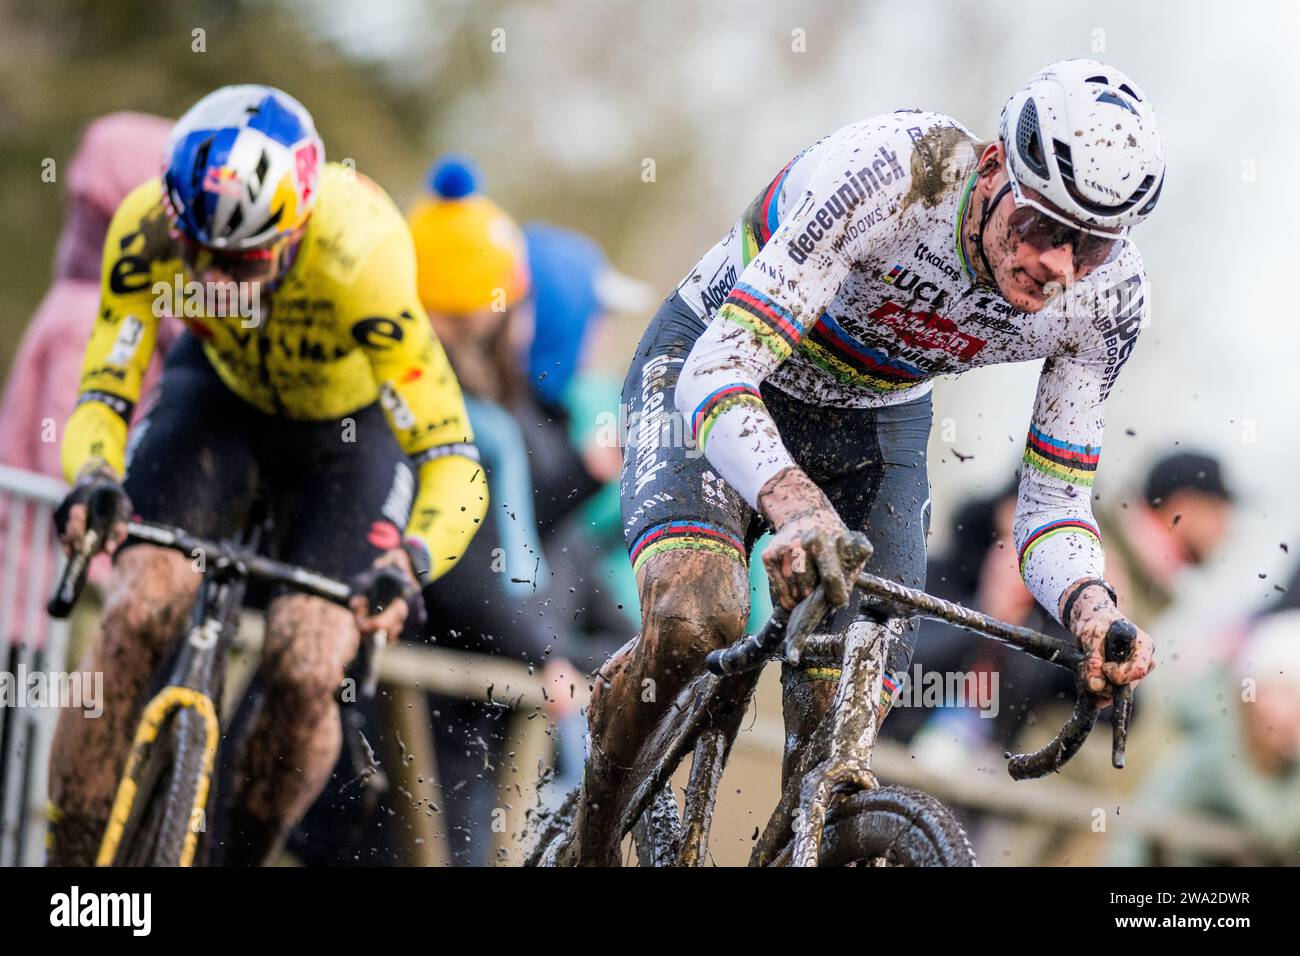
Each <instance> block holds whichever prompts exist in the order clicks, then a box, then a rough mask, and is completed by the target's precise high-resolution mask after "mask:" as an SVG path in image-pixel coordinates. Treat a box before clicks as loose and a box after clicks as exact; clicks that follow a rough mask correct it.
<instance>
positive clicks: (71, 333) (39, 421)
mask: <svg viewBox="0 0 1300 956" xmlns="http://www.w3.org/2000/svg"><path fill="white" fill-rule="evenodd" d="M170 130H171V121H170V120H167V119H164V118H162V117H160V116H150V115H147V114H144V113H112V114H109V115H108V116H103V117H101V118H99V119H97V120H95V121H93V122H92V123H91V124H90V125H89V126H88V127H87V129H86V132H85V134H84V135H83V136H82V138H81V143H80V145H79V146H78V148H77V152H76V154H75V155H74V156H73V158H72V161H71V163H69V164H68V166H67V171H66V182H67V187H68V211H67V219H66V221H65V223H64V226H63V231H62V232H61V233H60V235H59V244H58V248H57V250H56V252H55V257H54V282H53V284H52V285H51V286H50V289H49V291H48V292H47V293H46V294H45V298H43V299H42V300H41V304H40V305H39V306H38V307H37V309H36V314H35V316H34V317H33V318H32V321H31V324H30V325H28V327H27V330H26V331H25V332H24V333H23V337H22V341H21V342H20V343H19V345H18V350H17V352H16V353H15V354H14V360H13V365H12V366H11V367H10V369H9V376H8V379H7V380H6V382H5V387H4V395H3V398H2V399H0V464H4V465H8V466H10V467H13V468H21V469H24V470H27V471H34V472H38V473H40V474H44V475H50V476H52V477H54V478H61V477H62V470H61V468H60V465H59V439H60V438H62V435H61V434H59V432H61V430H62V428H63V424H64V422H66V421H67V420H68V417H69V416H70V415H71V414H72V409H73V406H74V404H75V403H76V401H77V392H78V386H79V383H80V379H81V362H82V355H83V354H84V352H85V347H86V341H87V340H88V339H89V338H90V330H91V327H92V326H93V325H94V322H95V314H96V312H97V310H98V308H99V288H100V267H101V258H102V254H103V246H104V236H105V234H106V233H107V231H108V223H109V220H110V219H111V218H112V216H113V213H114V211H115V210H116V209H117V207H118V204H119V203H121V201H122V200H123V199H125V198H126V195H127V193H129V192H130V191H131V190H132V189H134V188H135V187H136V186H138V185H140V183H142V182H144V181H145V180H146V179H148V178H149V177H151V176H156V175H157V174H158V171H159V169H160V168H161V166H162V161H163V147H164V145H165V144H166V141H167V135H168V133H169V132H170ZM178 332H179V325H178V323H177V322H176V320H175V319H170V320H167V321H166V322H164V323H163V325H162V327H161V328H160V330H159V348H158V350H157V352H156V353H155V356H156V357H155V359H154V365H153V367H152V368H151V369H150V372H149V377H148V378H147V379H146V382H145V389H146V394H147V389H148V388H149V387H150V386H151V384H152V382H153V381H154V380H156V379H157V377H158V374H159V371H160V369H161V358H160V357H161V356H162V355H163V354H164V353H165V352H166V348H167V346H168V345H169V344H170V342H171V340H172V339H173V338H174V337H175V336H176V335H177V334H178ZM147 404H148V403H147V402H141V403H140V408H145V407H146V406H147ZM137 414H139V411H137ZM14 519H16V520H22V521H24V524H25V527H24V529H23V533H22V539H21V540H22V541H23V545H22V548H21V550H20V552H19V554H17V555H10V556H6V558H5V560H6V561H8V560H15V559H16V560H17V561H18V562H19V564H18V568H19V574H18V582H19V586H18V588H17V589H16V590H17V592H18V593H17V594H15V599H16V604H15V606H14V607H13V609H12V613H11V614H10V615H9V619H8V621H3V622H0V626H3V627H4V628H5V631H4V632H0V646H3V645H4V644H5V643H8V642H13V643H19V642H21V641H22V639H23V631H24V627H25V625H24V621H25V618H26V607H25V602H24V596H25V593H26V591H27V587H26V584H27V581H28V575H30V574H32V573H38V569H34V568H29V567H28V560H29V555H30V553H31V542H32V540H33V539H34V535H37V534H45V533H47V529H46V528H43V527H42V528H33V527H31V526H30V524H29V523H30V521H31V520H32V519H31V512H30V509H11V508H10V503H9V502H8V501H7V500H6V499H5V496H4V494H3V492H0V541H4V540H6V537H5V534H6V531H7V526H8V523H9V521H10V520H14ZM54 553H55V549H54V548H51V549H50V550H49V558H48V563H49V564H50V565H52V564H53V561H54ZM106 570H107V568H106V567H105V566H100V567H99V568H98V569H97V571H98V574H96V575H93V577H101V578H102V576H103V574H104V572H105V571H106ZM44 573H45V576H46V577H47V578H48V577H49V576H50V574H51V569H50V567H47V568H45V569H44ZM47 590H48V587H47V588H45V589H43V590H42V593H44V591H47ZM41 620H42V622H43V620H44V618H43V616H42V617H41ZM37 636H38V639H39V635H37Z"/></svg>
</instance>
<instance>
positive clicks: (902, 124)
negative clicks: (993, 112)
mask: <svg viewBox="0 0 1300 956" xmlns="http://www.w3.org/2000/svg"><path fill="white" fill-rule="evenodd" d="M977 141H978V137H976V135H975V134H974V133H972V132H971V131H970V130H969V129H967V128H966V127H965V126H963V125H962V124H961V123H959V122H958V121H957V120H955V119H953V118H952V117H951V116H947V115H945V114H943V113H934V112H929V111H926V110H915V109H907V110H894V111H893V112H892V113H881V114H879V115H877V116H870V117H868V118H866V119H863V120H858V121H857V122H856V123H849V124H848V125H847V126H841V127H840V128H839V129H837V130H836V131H835V132H833V133H831V134H830V135H829V136H828V137H826V140H825V141H824V142H828V143H830V144H834V145H836V146H839V147H841V148H847V149H850V150H861V149H862V148H863V147H864V146H870V145H872V144H873V143H874V144H879V145H886V146H888V147H889V148H891V149H897V150H898V151H899V152H900V153H903V154H905V156H906V157H907V158H908V159H909V160H910V158H911V156H912V155H913V154H914V153H918V152H919V153H923V154H929V155H926V156H923V159H924V160H927V161H934V160H938V159H941V158H942V157H943V156H944V155H945V154H946V153H948V152H951V151H952V150H953V149H954V148H955V147H957V146H961V145H970V144H974V143H975V142H977Z"/></svg>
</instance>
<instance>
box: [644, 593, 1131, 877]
mask: <svg viewBox="0 0 1300 956" xmlns="http://www.w3.org/2000/svg"><path fill="white" fill-rule="evenodd" d="M856 586H857V588H858V589H859V590H861V591H862V592H863V593H864V594H865V595H866V596H868V597H869V598H870V599H871V604H870V605H869V606H868V607H867V609H866V619H859V620H857V621H855V622H853V623H852V624H850V625H849V626H848V628H847V629H846V631H845V633H844V634H843V636H842V637H841V635H838V634H836V635H815V634H814V631H815V630H816V628H817V627H818V625H819V624H820V623H821V621H822V620H823V618H824V617H825V615H826V613H827V611H828V610H829V607H828V605H827V602H826V599H825V596H824V594H823V593H822V590H821V588H820V587H819V588H817V589H816V590H815V591H814V592H813V594H812V595H811V596H810V597H809V598H807V599H805V600H804V601H803V602H802V603H801V604H800V605H799V606H797V607H796V608H795V610H794V611H792V612H790V614H789V615H788V618H787V615H786V614H785V612H783V611H782V610H781V609H779V608H778V609H777V612H776V613H775V614H774V615H773V617H772V620H770V621H769V622H768V624H767V625H766V626H765V627H764V628H763V630H762V631H761V632H759V633H758V634H757V635H751V636H748V637H745V638H743V639H742V640H740V641H738V642H737V643H736V644H734V645H733V646H731V647H729V648H727V649H725V650H722V651H714V652H712V653H711V654H710V655H709V657H708V661H707V664H708V670H707V671H706V672H705V673H704V674H701V675H700V676H699V677H697V678H696V679H695V680H694V681H692V682H691V683H690V684H689V685H687V687H686V688H684V689H683V690H682V692H681V694H680V695H679V696H678V698H677V700H676V701H674V703H673V705H672V706H671V707H670V708H669V709H668V710H667V711H666V713H665V715H664V717H663V718H662V719H661V720H660V722H659V724H658V726H657V727H656V728H655V731H654V733H653V734H652V735H651V737H650V739H649V740H648V741H647V744H646V746H645V747H643V748H642V751H641V753H642V754H643V755H647V754H648V755H650V756H648V757H645V756H643V758H642V760H641V761H640V762H639V763H638V765H637V766H636V767H635V768H634V769H633V773H634V775H635V776H634V779H637V780H638V781H639V784H638V786H637V787H636V788H635V789H634V790H633V791H632V794H631V796H630V798H629V800H628V802H627V807H626V810H625V812H624V814H623V816H622V819H621V823H622V825H623V829H622V831H621V832H623V833H626V832H628V831H630V830H631V829H632V827H633V826H634V825H636V824H637V823H638V822H639V821H641V822H642V824H643V825H645V824H646V823H647V822H648V825H649V826H651V827H660V828H662V826H663V821H662V819H661V818H662V817H663V816H664V815H665V814H671V815H675V812H676V804H675V802H674V801H673V800H672V797H671V793H669V792H668V791H667V790H666V789H665V788H667V787H668V785H669V781H670V780H671V777H672V774H673V773H674V771H675V770H676V768H677V766H678V764H679V763H680V762H681V760H682V759H684V758H685V756H686V754H687V753H688V752H693V755H694V760H693V763H692V768H691V773H690V778H689V780H688V783H687V786H686V796H685V806H684V812H683V817H682V821H681V827H680V834H681V837H680V843H679V846H678V849H677V854H676V856H677V859H676V861H675V862H676V864H677V865H682V866H698V865H700V864H701V863H702V862H703V860H704V858H705V856H706V851H707V845H708V832H709V823H710V820H711V818H712V813H713V805H714V802H715V799H716V795H717V787H718V784H719V783H720V781H721V778H722V772H723V770H724V769H725V765H726V760H727V756H728V755H729V753H730V749H731V745H732V743H733V741H734V739H735V734H736V731H737V729H738V728H739V724H740V720H741V718H742V716H743V714H744V712H745V710H746V709H747V707H748V705H749V700H750V698H751V697H752V695H753V692H754V689H755V687H756V686H757V683H758V676H759V674H760V672H761V671H762V669H763V667H764V666H765V665H766V663H767V662H768V661H769V660H770V659H772V658H773V657H779V658H781V659H783V660H784V662H785V663H786V664H787V665H790V666H792V667H797V666H798V665H799V664H800V662H801V659H802V658H803V657H804V655H805V653H807V652H809V651H814V652H816V651H820V652H821V653H822V654H827V653H829V654H831V655H832V656H834V655H835V654H837V653H838V659H839V662H840V667H839V670H840V676H839V680H838V683H837V686H836V690H835V695H834V699H833V702H832V703H831V705H830V707H829V708H828V710H827V711H826V712H825V714H824V715H823V716H821V718H820V720H819V721H818V723H817V725H816V728H815V730H814V731H813V732H812V734H811V735H809V737H808V739H806V740H804V741H803V747H802V751H801V754H800V757H799V760H798V763H797V765H796V766H795V767H794V768H793V772H791V773H790V774H789V779H788V780H787V781H786V785H785V786H784V787H783V792H782V797H781V800H780V802H779V803H778V805H777V807H776V808H775V809H774V811H773V813H772V816H771V817H770V818H769V820H768V823H767V826H766V827H765V829H764V831H763V833H762V835H761V836H760V838H759V840H758V842H757V843H756V844H755V847H754V851H753V854H752V856H751V859H750V863H751V865H794V866H816V865H817V861H818V859H819V855H820V851H821V845H822V837H823V833H824V829H825V824H826V817H827V813H828V812H829V810H830V808H831V806H832V805H833V803H834V801H835V799H836V798H837V796H840V795H845V794H847V793H851V792H853V791H855V790H864V789H872V788H875V787H877V786H879V783H878V781H877V780H876V777H875V774H874V773H873V772H872V769H871V756H872V752H873V750H874V748H875V743H876V738H877V735H878V732H879V727H880V721H881V719H882V718H883V716H884V713H885V711H884V710H883V708H881V707H880V706H879V705H878V704H877V702H878V701H880V699H881V689H882V683H883V679H884V668H885V660H886V653H887V650H888V643H889V640H890V639H891V638H892V637H894V636H899V635H901V632H902V628H903V627H904V626H905V624H906V620H907V618H909V617H913V616H924V617H931V618H934V619H937V620H942V621H945V622H947V623H950V624H954V625H956V626H959V627H962V628H964V629H967V630H971V631H974V632H975V633H978V634H980V635H982V636H985V637H989V638H993V639H995V640H998V641H1001V642H1002V643H1005V644H1008V645H1009V646H1012V647H1015V648H1017V649H1019V650H1022V651H1024V652H1026V653H1029V654H1032V655H1033V656H1035V657H1038V658H1040V659H1042V660H1044V661H1047V662H1050V663H1053V664H1056V665H1058V666H1061V667H1065V668H1067V669H1069V670H1071V671H1072V672H1075V673H1076V675H1077V674H1078V671H1079V669H1080V665H1081V664H1082V663H1083V661H1084V659H1085V655H1084V652H1083V651H1082V649H1081V648H1079V647H1078V646H1075V645H1072V644H1070V643H1069V642H1066V641H1064V640H1061V639H1057V638H1053V637H1049V636H1048V635H1045V634H1041V633H1039V632H1037V631H1033V630H1030V629H1028V628H1022V627H1017V626H1015V625H1010V624H1007V623H1005V622H1002V621H999V620H997V619H995V618H991V617H988V616H987V615H984V614H981V613H979V612H977V611H973V610H971V609H969V608H966V607H962V606H961V605H958V604H954V603H952V602H948V601H944V600H942V599H939V598H936V597H934V596H932V595H929V594H926V593H925V592H922V591H917V590H914V589H911V588H907V587H904V586H902V585H899V584H896V583H894V582H892V581H888V580H885V579H883V578H878V577H876V576H874V575H870V574H863V575H861V576H860V578H859V580H858V582H857V585H856ZM1119 623H1122V622H1117V624H1119ZM1132 636H1133V635H1132V630H1131V625H1127V627H1126V628H1120V629H1118V630H1117V629H1116V628H1112V634H1111V635H1108V638H1107V655H1106V656H1107V659H1108V660H1122V659H1125V658H1126V657H1127V656H1128V653H1129V652H1130V649H1131V640H1132ZM1128 700H1129V698H1128V695H1126V694H1124V695H1120V696H1119V697H1118V698H1117V706H1116V707H1115V710H1114V744H1113V753H1112V762H1113V763H1114V765H1115V766H1116V767H1122V766H1123V755H1124V747H1125V745H1126V741H1127V717H1128ZM1099 710H1100V707H1099V705H1098V703H1097V702H1096V700H1095V698H1093V697H1092V696H1091V695H1089V694H1086V693H1084V692H1083V689H1082V688H1080V692H1079V695H1078V699H1077V701H1076V705H1075V711H1074V714H1073V715H1072V717H1071V719H1070V721H1069V722H1068V723H1067V725H1066V726H1065V727H1064V728H1063V729H1062V731H1061V733H1060V734H1058V735H1057V737H1056V739H1054V740H1053V741H1052V742H1051V743H1050V744H1048V745H1047V746H1046V747H1044V748H1043V749H1042V750H1040V751H1038V752H1037V753H1034V754H1029V755H1020V756H1016V757H1013V758H1011V761H1010V763H1009V765H1008V769H1009V772H1010V773H1011V775H1012V776H1013V777H1014V778H1016V779H1027V778H1029V777H1037V776H1042V775H1044V774H1046V773H1048V772H1052V771H1054V770H1057V769H1059V768H1060V766H1061V765H1062V764H1063V763H1065V761H1067V760H1069V759H1070V757H1072V756H1073V755H1074V754H1075V753H1076V752H1077V751H1078V749H1079V747H1081V746H1082V744H1083V741H1084V740H1085V739H1086V738H1087V736H1088V733H1089V732H1090V731H1091V729H1092V727H1093V725H1094V724H1095V722H1096V719H1097V714H1098V712H1099ZM665 795H666V798H667V799H666V800H665V799H663V797H664V796H665ZM643 814H645V815H646V821H642V815H643Z"/></svg>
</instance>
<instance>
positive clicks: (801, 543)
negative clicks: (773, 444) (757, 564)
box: [759, 468, 871, 610]
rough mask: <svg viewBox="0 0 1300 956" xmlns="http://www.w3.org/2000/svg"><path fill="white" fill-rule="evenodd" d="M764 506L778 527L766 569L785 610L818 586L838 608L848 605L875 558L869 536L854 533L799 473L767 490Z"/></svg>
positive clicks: (787, 475)
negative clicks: (860, 576) (869, 562)
mask: <svg viewBox="0 0 1300 956" xmlns="http://www.w3.org/2000/svg"><path fill="white" fill-rule="evenodd" d="M759 506H760V507H761V508H762V509H763V513H764V514H766V515H767V516H768V517H769V519H770V520H771V521H772V523H773V524H774V525H775V526H776V534H775V535H774V536H773V537H772V541H771V543H769V544H768V546H767V548H765V549H764V551H763V564H764V566H766V568H767V574H768V579H769V580H770V581H771V582H772V590H773V592H774V593H775V594H776V599H777V601H778V602H779V603H780V605H781V606H782V607H784V608H785V609H786V610H790V609H792V608H793V607H794V606H795V605H796V604H798V603H799V601H801V600H803V599H804V598H805V597H807V596H808V595H809V594H810V593H812V590H813V588H815V587H816V586H817V584H818V582H820V583H821V584H822V585H823V587H824V588H825V591H826V599H827V600H828V601H829V602H830V604H831V606H832V607H842V606H844V605H845V604H847V603H848V602H849V596H850V594H851V593H852V591H853V585H854V583H855V582H856V581H857V577H858V574H859V572H861V570H862V567H863V565H865V564H866V563H867V561H868V560H869V559H870V557H871V543H870V542H869V541H867V538H866V535H864V534H862V533H861V532H857V531H850V530H849V528H848V527H847V526H846V525H845V524H844V521H843V520H842V519H841V518H840V516H839V514H838V513H836V511H835V509H834V507H832V506H831V503H830V501H829V500H828V499H827V498H826V495H825V494H823V493H822V490H821V489H820V488H818V487H817V485H815V484H814V483H813V482H812V480H811V479H810V478H809V477H808V476H807V475H805V474H804V473H803V472H801V471H799V470H798V469H796V468H787V469H786V470H785V471H783V472H781V473H780V474H778V475H776V476H775V477H774V478H772V479H771V480H770V481H769V482H768V483H767V484H766V485H764V486H763V490H762V491H761V492H760V493H759Z"/></svg>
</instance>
